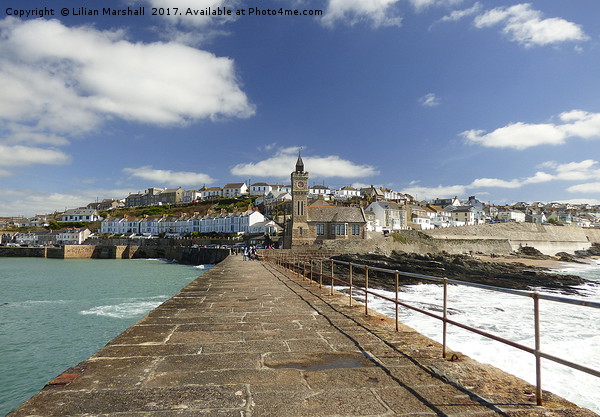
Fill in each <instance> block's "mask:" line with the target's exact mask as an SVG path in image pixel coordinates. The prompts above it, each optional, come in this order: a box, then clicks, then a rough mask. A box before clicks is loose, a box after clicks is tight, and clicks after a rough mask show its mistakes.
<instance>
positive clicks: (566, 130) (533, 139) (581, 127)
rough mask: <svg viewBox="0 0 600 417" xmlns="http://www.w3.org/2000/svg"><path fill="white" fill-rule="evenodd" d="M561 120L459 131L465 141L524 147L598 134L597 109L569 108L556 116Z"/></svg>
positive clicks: (498, 146)
mask: <svg viewBox="0 0 600 417" xmlns="http://www.w3.org/2000/svg"><path fill="white" fill-rule="evenodd" d="M558 119H559V121H560V122H563V123H540V124H528V123H522V122H518V123H512V124H509V125H507V126H504V127H501V128H498V129H496V130H494V131H493V132H490V133H486V132H485V131H484V130H476V129H473V130H467V131H464V132H462V133H461V134H460V135H461V136H463V137H464V138H465V139H466V140H467V142H471V143H476V144H479V145H482V146H485V147H490V148H512V149H518V150H522V149H527V148H530V147H533V146H540V145H562V144H564V143H565V142H566V140H567V139H569V138H574V137H579V138H583V139H598V138H600V113H588V112H585V111H583V110H571V111H569V112H564V113H561V114H560V115H559V116H558Z"/></svg>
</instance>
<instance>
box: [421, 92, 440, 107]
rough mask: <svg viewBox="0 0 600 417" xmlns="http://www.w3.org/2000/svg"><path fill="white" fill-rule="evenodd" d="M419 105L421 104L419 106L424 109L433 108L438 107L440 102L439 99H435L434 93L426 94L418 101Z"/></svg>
mask: <svg viewBox="0 0 600 417" xmlns="http://www.w3.org/2000/svg"><path fill="white" fill-rule="evenodd" d="M419 103H421V105H422V106H425V107H435V106H438V105H439V104H440V103H441V102H440V99H439V97H437V96H436V95H435V94H434V93H428V94H425V95H424V96H423V97H421V98H420V99H419Z"/></svg>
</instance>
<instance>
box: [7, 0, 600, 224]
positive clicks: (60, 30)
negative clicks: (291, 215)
mask: <svg viewBox="0 0 600 417" xmlns="http://www.w3.org/2000/svg"><path fill="white" fill-rule="evenodd" d="M48 3H52V5H51V6H49V5H48ZM97 4H99V3H98V2H81V1H73V0H56V1H52V2H42V1H41V0H18V1H17V0H6V1H4V2H3V3H2V6H1V8H0V216H33V215H35V214H43V213H49V212H53V211H62V210H65V209H66V208H75V207H80V206H84V205H86V204H88V203H90V202H93V201H96V200H98V199H100V200H101V199H104V198H115V199H122V198H125V197H126V196H127V195H128V194H129V193H134V192H139V191H143V190H145V189H146V188H148V187H165V188H167V187H168V188H172V187H179V186H181V187H182V188H183V189H186V190H192V189H199V188H201V187H203V186H223V185H225V184H227V183H232V182H249V183H254V182H263V181H265V182H268V183H279V184H288V183H289V178H290V177H289V176H290V173H291V171H292V170H293V169H294V167H295V161H296V158H297V156H298V152H301V154H302V158H303V160H304V163H305V169H306V170H307V171H308V172H309V173H310V183H311V184H315V183H317V184H325V185H327V186H329V187H332V188H340V187H342V186H347V185H352V186H355V187H361V186H369V185H375V186H381V187H384V188H391V189H393V190H396V191H401V192H404V193H409V194H411V195H412V196H413V197H415V198H417V199H420V200H421V199H430V200H431V199H435V198H444V197H453V196H455V195H456V196H458V197H459V198H467V197H468V196H471V195H475V196H476V197H477V198H479V199H480V200H481V201H484V202H486V203H490V204H511V203H514V202H518V201H526V202H534V201H542V202H550V201H572V202H576V203H577V202H589V203H592V204H600V162H599V161H600V77H599V76H598V75H599V70H600V25H598V22H597V18H598V16H599V15H600V3H598V1H597V0H571V1H568V2H565V1H564V0H543V1H542V0H540V1H529V2H520V1H511V0H503V1H491V0H490V1H486V0H479V1H473V0H106V1H103V2H102V6H96V5H97ZM140 7H143V8H144V9H143V10H144V14H143V15H137V16H136V15H132V16H128V15H123V14H122V13H121V14H119V13H120V12H121V11H122V10H125V11H127V10H131V11H139V10H140ZM208 7H211V10H213V11H214V10H219V11H225V12H226V13H224V14H221V15H220V16H219V15H216V16H214V15H209V16H207V15H206V14H205V12H206V8H208ZM103 8H110V9H111V10H110V11H111V13H110V14H104V13H103V12H104V10H103ZM96 10H97V11H98V14H97V15H94V13H95V11H96ZM280 10H281V11H282V14H279V13H277V12H278V11H280ZM113 11H116V12H115V14H112V12H113ZM294 11H297V15H293V13H294ZM203 13H204V14H203ZM228 13H230V14H228ZM286 14H287V15H286ZM290 14H291V15H290Z"/></svg>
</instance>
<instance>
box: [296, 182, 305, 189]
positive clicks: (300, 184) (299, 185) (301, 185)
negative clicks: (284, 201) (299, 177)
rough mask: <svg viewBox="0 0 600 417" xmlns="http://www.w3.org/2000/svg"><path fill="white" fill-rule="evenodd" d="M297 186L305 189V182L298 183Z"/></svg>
mask: <svg viewBox="0 0 600 417" xmlns="http://www.w3.org/2000/svg"><path fill="white" fill-rule="evenodd" d="M296 185H297V186H298V188H304V181H298V182H297V183H296Z"/></svg>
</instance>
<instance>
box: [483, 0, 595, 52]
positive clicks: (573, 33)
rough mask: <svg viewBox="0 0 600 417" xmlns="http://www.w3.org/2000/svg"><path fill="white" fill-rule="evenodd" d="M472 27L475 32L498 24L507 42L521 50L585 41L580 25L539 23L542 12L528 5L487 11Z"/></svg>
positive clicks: (558, 21) (558, 20) (554, 21)
mask: <svg viewBox="0 0 600 417" xmlns="http://www.w3.org/2000/svg"><path fill="white" fill-rule="evenodd" d="M474 23H475V27H477V28H485V27H491V26H495V25H498V24H501V25H503V29H502V32H503V33H504V34H505V35H507V36H508V37H509V38H510V40H512V41H515V42H518V43H520V44H521V45H524V46H525V47H532V46H544V45H550V44H556V43H561V42H569V41H570V42H573V41H585V40H587V39H588V37H587V35H586V34H585V33H584V32H583V29H582V28H581V26H580V25H578V24H575V23H573V22H569V21H567V20H564V19H561V18H556V17H555V18H548V19H543V18H542V12H540V11H539V10H534V9H532V8H531V4H529V3H522V4H517V5H514V6H511V7H498V8H495V9H492V10H489V11H487V12H485V13H483V14H481V15H479V16H477V17H476V18H475V21H474Z"/></svg>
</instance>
